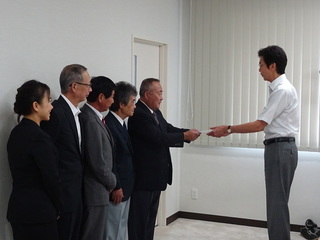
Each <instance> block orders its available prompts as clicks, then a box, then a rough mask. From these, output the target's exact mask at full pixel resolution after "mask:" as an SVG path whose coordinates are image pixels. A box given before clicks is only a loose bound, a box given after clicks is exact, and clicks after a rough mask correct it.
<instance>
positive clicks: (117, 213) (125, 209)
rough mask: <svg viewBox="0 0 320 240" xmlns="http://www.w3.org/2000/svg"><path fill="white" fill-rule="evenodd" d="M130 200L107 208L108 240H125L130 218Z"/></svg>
mask: <svg viewBox="0 0 320 240" xmlns="http://www.w3.org/2000/svg"><path fill="white" fill-rule="evenodd" d="M129 207H130V198H129V199H128V200H127V201H124V202H121V203H118V204H114V203H113V202H111V201H110V202H109V204H108V206H107V209H108V211H107V217H106V234H107V240H125V239H126V237H127V226H128V217H129Z"/></svg>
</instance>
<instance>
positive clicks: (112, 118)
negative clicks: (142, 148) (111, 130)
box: [107, 112, 133, 152]
mask: <svg viewBox="0 0 320 240" xmlns="http://www.w3.org/2000/svg"><path fill="white" fill-rule="evenodd" d="M107 117H108V119H109V120H110V121H112V123H113V124H114V126H115V127H116V128H117V129H115V130H116V131H117V132H119V134H121V135H123V137H124V139H125V141H126V142H127V145H128V147H129V149H130V151H131V152H133V148H132V145H131V140H130V137H129V133H128V131H127V130H126V129H124V128H123V126H122V125H121V124H120V122H119V121H118V119H116V117H115V116H114V115H113V114H112V113H111V112H109V113H108V116H107Z"/></svg>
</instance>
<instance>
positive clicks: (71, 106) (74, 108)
mask: <svg viewBox="0 0 320 240" xmlns="http://www.w3.org/2000/svg"><path fill="white" fill-rule="evenodd" d="M61 96H62V97H63V99H64V100H65V101H66V102H67V104H68V105H69V107H70V109H71V111H72V114H73V116H77V115H79V113H81V111H80V109H79V108H78V107H75V106H74V105H73V104H72V103H71V102H70V100H69V99H68V98H67V97H66V96H64V95H63V94H61Z"/></svg>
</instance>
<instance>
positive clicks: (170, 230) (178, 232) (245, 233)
mask: <svg viewBox="0 0 320 240" xmlns="http://www.w3.org/2000/svg"><path fill="white" fill-rule="evenodd" d="M223 239H228V240H240V239H241V240H244V239H245V240H268V234H267V229H265V228H257V227H246V226H240V225H232V224H224V223H215V222H207V221H198V220H190V219H184V218H179V219H177V220H176V221H174V222H173V223H171V224H169V225H168V226H166V227H156V230H155V237H154V240H223ZM303 239H304V238H303V237H302V236H301V235H300V233H298V232H291V240H303Z"/></svg>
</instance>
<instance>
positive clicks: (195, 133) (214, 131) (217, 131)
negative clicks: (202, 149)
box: [184, 125, 231, 141]
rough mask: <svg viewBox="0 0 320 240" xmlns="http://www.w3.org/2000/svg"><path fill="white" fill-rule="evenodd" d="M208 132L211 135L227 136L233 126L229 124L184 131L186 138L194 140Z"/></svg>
mask: <svg viewBox="0 0 320 240" xmlns="http://www.w3.org/2000/svg"><path fill="white" fill-rule="evenodd" d="M202 133H203V134H207V135H208V136H211V137H218V138H220V137H225V136H228V135H229V134H231V128H230V126H228V125H220V126H216V127H212V128H210V129H207V130H200V131H199V130H197V129H190V130H189V131H187V132H184V135H185V140H189V141H194V140H196V139H197V138H198V137H199V136H200V135H201V134H202Z"/></svg>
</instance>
